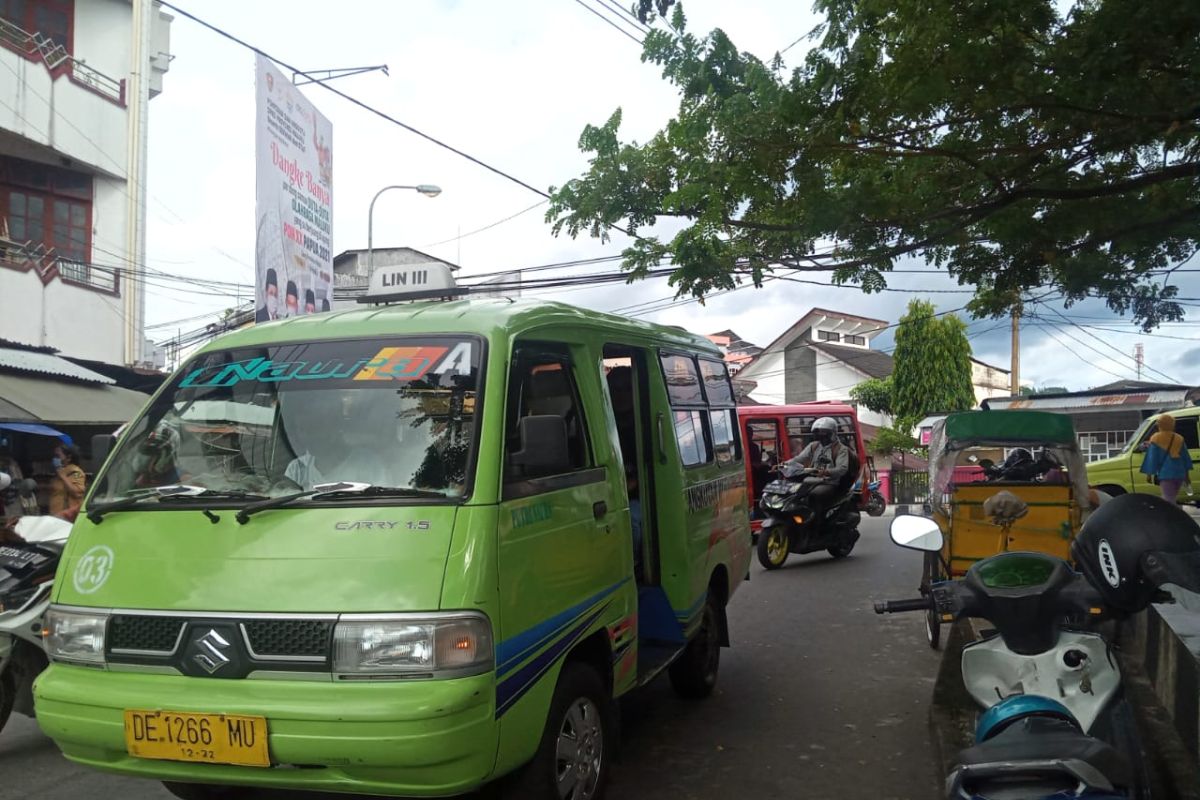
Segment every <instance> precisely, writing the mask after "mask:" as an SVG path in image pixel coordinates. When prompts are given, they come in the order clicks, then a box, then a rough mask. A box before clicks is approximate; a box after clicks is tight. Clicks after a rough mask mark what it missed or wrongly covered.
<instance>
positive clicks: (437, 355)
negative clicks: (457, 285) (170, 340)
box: [179, 342, 472, 389]
mask: <svg viewBox="0 0 1200 800" xmlns="http://www.w3.org/2000/svg"><path fill="white" fill-rule="evenodd" d="M447 351H449V352H447ZM471 357H472V352H471V343H470V342H459V343H458V344H455V345H454V346H453V348H449V347H444V346H434V345H412V346H406V347H385V348H383V349H382V350H380V351H379V352H378V353H376V354H375V355H374V356H372V357H371V358H359V359H354V360H350V359H345V358H334V359H328V358H327V359H323V360H311V361H310V360H286V361H285V360H278V361H277V360H274V359H270V358H266V357H263V356H258V357H255V358H248V359H244V360H242V361H232V362H229V363H225V364H206V365H203V366H199V367H197V368H195V369H193V370H192V371H190V372H188V373H187V375H185V376H184V378H183V380H181V381H180V382H179V388H181V389H189V388H209V387H226V386H234V385H236V384H239V383H241V382H243V381H250V382H253V383H288V382H290V381H322V380H355V381H412V380H417V379H419V378H421V377H424V376H425V375H426V374H428V373H430V372H433V373H434V374H437V375H445V374H446V373H448V372H455V373H457V374H459V375H470V374H471Z"/></svg>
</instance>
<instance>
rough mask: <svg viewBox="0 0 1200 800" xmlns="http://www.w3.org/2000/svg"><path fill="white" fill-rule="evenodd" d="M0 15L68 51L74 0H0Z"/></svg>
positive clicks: (73, 16)
mask: <svg viewBox="0 0 1200 800" xmlns="http://www.w3.org/2000/svg"><path fill="white" fill-rule="evenodd" d="M0 17H3V18H4V19H5V20H7V21H9V22H11V23H12V24H13V25H16V26H17V27H18V28H20V29H21V30H23V31H25V32H26V33H33V34H40V35H42V36H45V37H46V38H47V39H50V40H51V41H53V42H54V43H55V44H57V45H61V46H62V48H63V49H64V50H66V51H67V52H68V53H70V52H71V44H72V43H71V35H72V33H73V31H72V28H73V24H72V23H73V21H74V18H75V0H0Z"/></svg>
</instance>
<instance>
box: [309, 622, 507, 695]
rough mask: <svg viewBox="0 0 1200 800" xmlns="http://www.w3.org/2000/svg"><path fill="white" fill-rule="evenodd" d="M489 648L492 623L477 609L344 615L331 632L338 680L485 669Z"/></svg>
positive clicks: (489, 665) (471, 672)
mask: <svg viewBox="0 0 1200 800" xmlns="http://www.w3.org/2000/svg"><path fill="white" fill-rule="evenodd" d="M492 651H493V648H492V625H491V622H489V621H488V619H487V617H485V616H483V615H482V614H445V615H439V614H430V615H421V616H416V615H404V616H383V615H380V616H371V615H363V616H357V615H353V614H343V615H342V617H341V619H340V620H339V621H338V623H337V627H336V628H335V629H334V632H333V671H334V674H335V675H337V676H338V677H339V678H341V679H343V680H352V679H356V678H357V679H369V678H388V677H394V678H406V677H408V678H415V677H435V676H436V677H462V676H466V675H477V674H479V673H482V672H487V671H488V670H490V669H491V668H492V658H493V656H492Z"/></svg>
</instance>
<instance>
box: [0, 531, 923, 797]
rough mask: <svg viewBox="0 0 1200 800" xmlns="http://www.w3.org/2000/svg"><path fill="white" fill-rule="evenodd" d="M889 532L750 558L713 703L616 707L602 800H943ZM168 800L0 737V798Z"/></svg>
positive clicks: (656, 696)
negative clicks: (769, 565)
mask: <svg viewBox="0 0 1200 800" xmlns="http://www.w3.org/2000/svg"><path fill="white" fill-rule="evenodd" d="M889 521H890V517H884V518H881V519H867V520H865V521H864V523H863V526H862V533H863V536H862V538H861V539H860V540H859V543H858V546H857V548H856V549H855V551H854V554H853V555H852V556H851V557H850V558H848V559H845V560H843V561H834V560H833V559H831V558H829V557H828V556H827V555H825V554H824V553H820V554H813V555H808V556H792V557H791V559H789V561H788V563H787V564H786V565H785V566H784V568H783V569H782V570H779V571H777V572H772V573H767V572H764V571H763V570H762V568H761V567H759V566H758V564H757V562H756V563H755V564H754V566H753V567H752V568H751V581H750V583H749V584H743V586H742V587H741V589H739V591H738V593H737V594H736V595H735V596H734V598H733V601H732V603H731V605H730V608H729V622H730V633H731V637H732V640H733V647H732V649H730V650H725V651H723V653H722V662H721V675H720V680H719V683H718V689H717V692H716V693H715V695H714V696H713V697H710V698H709V699H707V700H704V701H700V702H686V701H683V700H680V699H678V698H676V697H675V695H674V693H673V692H672V691H671V688H670V685H669V684H668V682H667V681H666V680H665V679H664V680H661V681H658V682H656V683H654V684H652V685H651V686H649V687H647V688H646V689H644V690H643V691H641V692H639V693H638V694H637V696H636V697H634V698H631V699H630V701H628V702H626V703H624V706H623V712H622V713H623V721H624V731H625V743H624V752H623V754H622V759H621V761H620V763H619V764H618V765H617V768H616V771H615V773H614V775H613V781H612V784H611V785H610V791H609V797H611V798H621V800H639V799H640V798H666V797H669V798H672V800H689V799H690V798H696V799H697V800H709V799H712V800H718V799H719V800H730V799H731V798H737V799H738V800H751V799H753V800H760V799H762V800H765V799H766V798H805V800H824V799H826V798H828V800H835V798H836V800H843V799H844V798H871V799H872V800H918V799H919V800H925V799H926V798H934V797H937V796H938V786H939V784H940V776H937V775H935V768H934V763H933V760H934V758H933V751H932V744H931V741H930V737H929V731H928V724H927V713H928V707H929V699H930V695H931V692H932V690H933V681H934V674H935V672H936V670H937V663H938V657H939V656H938V654H936V653H934V652H933V651H931V650H930V649H929V648H928V646H927V645H926V644H925V636H924V631H923V628H922V625H921V620H920V618H919V616H917V615H904V616H891V617H877V616H876V615H875V614H874V613H872V611H871V602H872V601H873V600H876V599H887V598H897V597H909V596H912V595H913V594H914V590H915V587H916V584H917V578H918V575H919V572H920V555H919V554H917V553H913V552H910V551H904V550H900V549H899V548H897V547H895V546H894V545H892V544H891V543H890V541H888V538H887V523H888V522H889ZM167 797H169V795H168V794H167V793H166V791H164V790H163V789H162V788H161V787H160V786H159V785H158V784H156V783H150V782H146V781H141V780H133V779H128V778H119V777H115V776H111V775H104V774H99V773H96V772H92V771H90V770H86V769H84V768H82V767H78V766H76V765H74V764H71V763H69V762H68V761H66V760H65V759H63V758H62V756H60V755H59V754H58V751H57V750H56V749H55V747H54V744H53V743H52V742H51V741H50V740H49V739H47V738H45V737H44V736H43V735H42V734H41V732H40V731H39V730H38V728H37V726H36V724H35V723H34V722H33V721H32V720H29V719H27V718H25V717H14V718H13V719H12V720H11V721H10V722H9V725H8V727H7V728H5V730H4V731H3V733H0V798H12V799H13V800H16V798H21V799H22V800H90V799H91V798H121V800H149V799H150V798H155V800H158V799H160V798H167ZM255 797H256V799H257V798H261V800H266V798H267V797H270V798H271V800H282V799H283V798H285V797H286V798H288V800H298V798H299V796H298V795H294V794H286V793H279V794H276V793H270V794H269V795H268V794H267V793H261V794H259V795H255ZM303 797H304V798H306V800H308V799H309V798H315V797H318V796H317V795H311V794H305V795H303ZM319 797H325V798H330V800H334V798H344V797H345V796H344V795H320V796H319Z"/></svg>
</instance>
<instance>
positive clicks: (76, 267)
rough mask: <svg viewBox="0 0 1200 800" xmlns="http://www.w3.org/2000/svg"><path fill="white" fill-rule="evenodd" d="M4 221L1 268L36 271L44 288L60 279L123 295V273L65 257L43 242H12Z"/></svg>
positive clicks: (0, 227)
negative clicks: (6, 232)
mask: <svg viewBox="0 0 1200 800" xmlns="http://www.w3.org/2000/svg"><path fill="white" fill-rule="evenodd" d="M3 222H4V220H3V219H0V267H3V268H7V269H12V270H16V271H18V272H29V271H30V270H33V271H34V272H35V273H36V274H37V276H38V278H39V279H40V280H41V282H42V285H43V286H45V285H47V284H48V283H50V282H51V281H53V280H54V279H55V278H58V279H59V280H61V281H62V282H63V283H65V284H70V285H72V286H79V287H81V288H84V289H90V290H92V291H95V292H103V293H104V294H111V295H120V294H121V270H119V269H117V268H116V267H102V266H100V265H98V264H89V263H87V262H84V261H76V260H74V259H69V258H62V257H60V256H59V255H58V254H57V253H55V252H54V249H53V248H47V247H46V246H45V245H43V244H41V243H34V242H17V241H14V240H12V239H9V238H8V237H7V235H6V234H5V233H4V229H5V228H6V227H7V226H5V225H4V224H3Z"/></svg>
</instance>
